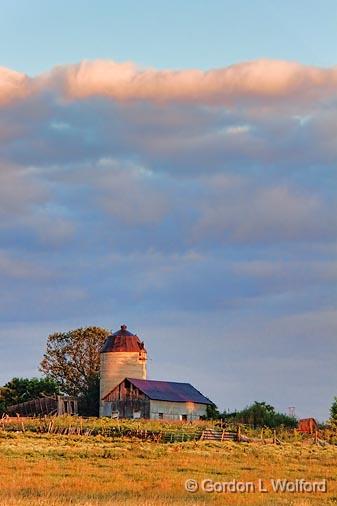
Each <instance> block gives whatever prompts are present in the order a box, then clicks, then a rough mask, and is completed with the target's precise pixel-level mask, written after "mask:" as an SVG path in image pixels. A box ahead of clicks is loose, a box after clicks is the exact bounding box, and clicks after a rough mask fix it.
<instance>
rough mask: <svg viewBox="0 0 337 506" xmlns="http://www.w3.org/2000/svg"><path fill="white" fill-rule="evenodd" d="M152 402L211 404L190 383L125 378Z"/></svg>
mask: <svg viewBox="0 0 337 506" xmlns="http://www.w3.org/2000/svg"><path fill="white" fill-rule="evenodd" d="M126 379H127V380H128V381H130V383H132V384H133V385H134V386H135V387H136V388H139V390H141V391H142V392H143V393H144V394H145V395H147V396H148V397H149V398H150V399H152V400H157V401H172V402H196V403H198V404H213V403H212V401H210V400H209V399H208V398H207V397H205V396H204V395H202V394H201V393H200V392H199V390H197V389H196V388H194V387H193V386H192V385H191V384H190V383H176V382H174V381H155V380H143V379H134V378H126Z"/></svg>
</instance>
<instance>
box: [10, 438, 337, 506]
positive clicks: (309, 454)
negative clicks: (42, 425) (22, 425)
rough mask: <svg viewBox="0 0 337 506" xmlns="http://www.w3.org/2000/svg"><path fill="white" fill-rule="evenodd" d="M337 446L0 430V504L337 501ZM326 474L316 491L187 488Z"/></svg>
mask: <svg viewBox="0 0 337 506" xmlns="http://www.w3.org/2000/svg"><path fill="white" fill-rule="evenodd" d="M336 469H337V447H336V446H333V445H329V446H326V447H320V446H317V445H312V444H303V443H296V442H295V443H285V444H282V445H280V446H277V445H257V444H252V443H249V444H248V443H233V442H228V443H210V442H186V443H174V444H165V443H154V442H140V441H137V440H127V439H124V440H115V441H113V440H112V439H111V438H108V437H103V436H69V435H68V436H66V435H56V434H33V433H28V432H25V433H6V432H0V479H1V490H0V505H1V506H28V505H29V506H45V505H48V506H54V505H55V506H61V505H62V506H63V505H64V506H65V505H69V504H74V505H83V506H84V505H85V506H89V505H97V506H98V505H111V506H112V505H114V506H119V505H131V506H133V505H141V506H154V505H167V506H168V505H180V504H182V505H194V504H195V505H202V504H205V505H208V504H216V505H218V504H222V505H224V504H226V505H241V504H242V505H243V504H245V505H246V504H247V505H281V504H284V505H291V504H294V505H298V506H307V505H311V504H314V505H316V504H317V505H322V504H330V505H333V504H337V473H336ZM206 478H210V479H212V480H214V481H215V482H224V481H226V482H228V481H231V480H237V481H244V482H247V481H253V482H254V483H255V482H257V480H258V479H259V478H261V479H264V480H266V484H267V488H270V486H269V480H270V479H271V478H274V479H278V478H279V479H289V480H295V479H301V478H305V479H306V480H322V479H326V480H327V488H328V490H327V492H326V493H316V494H305V493H274V492H271V491H269V492H267V493H261V492H258V491H256V492H254V493H249V494H242V493H226V494H224V493H206V492H203V491H200V490H199V491H197V492H196V493H191V492H188V491H186V490H185V486H184V483H185V481H186V480H187V479H195V480H197V481H198V482H199V483H200V482H201V481H202V480H203V479H206Z"/></svg>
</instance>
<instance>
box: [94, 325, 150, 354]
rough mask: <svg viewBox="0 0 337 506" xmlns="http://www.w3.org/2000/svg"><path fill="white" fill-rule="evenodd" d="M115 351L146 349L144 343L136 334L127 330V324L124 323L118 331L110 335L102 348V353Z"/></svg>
mask: <svg viewBox="0 0 337 506" xmlns="http://www.w3.org/2000/svg"><path fill="white" fill-rule="evenodd" d="M115 351H146V350H145V348H144V343H143V342H142V341H141V340H140V339H139V337H138V336H136V334H132V333H131V332H129V331H128V330H127V326H126V325H122V326H121V328H120V329H119V330H117V332H114V333H113V334H111V336H108V337H107V338H106V340H105V342H104V344H103V346H102V348H101V353H108V352H115Z"/></svg>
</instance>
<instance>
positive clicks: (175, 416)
mask: <svg viewBox="0 0 337 506" xmlns="http://www.w3.org/2000/svg"><path fill="white" fill-rule="evenodd" d="M206 409H207V406H206V405H205V404H197V403H193V402H171V401H154V400H151V401H150V418H159V413H163V419H166V420H181V417H182V415H187V420H199V419H200V417H201V416H205V415H206Z"/></svg>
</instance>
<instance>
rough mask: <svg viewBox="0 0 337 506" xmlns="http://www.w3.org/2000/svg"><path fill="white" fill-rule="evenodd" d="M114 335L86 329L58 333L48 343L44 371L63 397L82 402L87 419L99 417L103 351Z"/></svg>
mask: <svg viewBox="0 0 337 506" xmlns="http://www.w3.org/2000/svg"><path fill="white" fill-rule="evenodd" d="M109 334H110V332H109V331H108V330H106V329H103V328H100V327H86V328H79V329H75V330H70V331H69V332H56V333H54V334H51V335H50V336H49V337H48V339H47V349H46V352H45V354H44V356H43V360H42V362H41V364H40V370H41V371H42V372H43V373H45V374H46V376H48V377H50V378H52V379H53V380H54V381H55V382H56V383H57V384H58V385H59V386H60V389H61V391H62V392H63V393H65V394H67V395H73V396H76V397H78V398H79V401H80V402H79V410H80V412H81V414H83V415H88V416H89V415H92V416H96V415H97V414H98V406H99V393H98V392H99V351H100V348H101V347H102V345H103V343H104V341H105V339H106V337H107V336H108V335H109Z"/></svg>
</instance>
